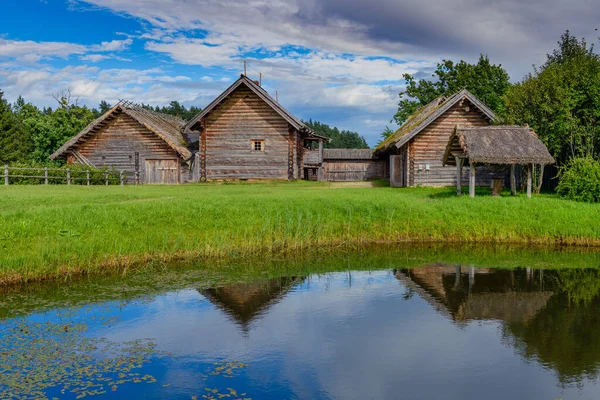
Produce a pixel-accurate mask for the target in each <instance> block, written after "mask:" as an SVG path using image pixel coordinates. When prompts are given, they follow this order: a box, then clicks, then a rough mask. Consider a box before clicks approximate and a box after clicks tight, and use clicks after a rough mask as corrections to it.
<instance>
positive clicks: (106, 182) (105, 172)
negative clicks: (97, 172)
mask: <svg viewBox="0 0 600 400" xmlns="http://www.w3.org/2000/svg"><path fill="white" fill-rule="evenodd" d="M104 183H105V184H106V186H108V171H104Z"/></svg>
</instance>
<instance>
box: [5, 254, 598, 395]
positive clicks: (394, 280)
mask: <svg viewBox="0 0 600 400" xmlns="http://www.w3.org/2000/svg"><path fill="white" fill-rule="evenodd" d="M599 275H600V268H599V258H598V255H597V254H595V253H593V252H564V251H561V252H554V251H551V250H539V251H538V250H531V249H492V250H489V249H486V250H481V249H476V248H474V249H473V248H471V249H464V248H461V249H450V250H448V249H441V248H420V249H414V248H412V249H390V248H386V249H371V250H369V251H362V252H360V253H352V252H344V253H343V254H338V255H336V256H326V255H319V256H314V257H304V258H303V259H301V260H299V259H294V260H285V259H282V260H270V261H269V262H264V261H263V262H259V261H256V263H255V264H253V265H252V266H249V264H248V262H243V263H239V264H227V263H225V264H221V265H218V266H215V267H212V268H209V267H206V266H202V265H189V264H187V265H177V266H172V267H169V268H161V267H153V268H149V269H146V270H142V271H140V272H138V273H134V274H132V275H129V276H127V277H104V278H96V279H88V280H79V281H72V282H69V283H67V282H54V283H50V284H35V285H29V286H24V287H20V288H11V289H5V292H4V293H3V294H2V298H1V300H0V318H1V319H0V392H1V394H0V399H9V398H10V399H13V398H17V399H18V398H49V399H52V398H61V399H62V398H65V399H75V398H88V397H94V398H96V397H98V398H123V399H130V398H148V399H154V398H156V399H159V398H173V399H219V398H225V399H250V398H251V399H397V398H402V399H442V398H443V399H483V398H485V399H502V400H505V399H515V398H524V399H525V398H526V399H556V398H564V399H573V398H578V399H579V398H581V399H597V398H600V386H599V375H600V312H598V309H599V306H600V276H599Z"/></svg>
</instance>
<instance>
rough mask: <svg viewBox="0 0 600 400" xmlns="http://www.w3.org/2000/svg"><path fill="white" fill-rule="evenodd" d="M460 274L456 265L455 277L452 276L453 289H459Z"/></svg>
mask: <svg viewBox="0 0 600 400" xmlns="http://www.w3.org/2000/svg"><path fill="white" fill-rule="evenodd" d="M460 274H461V270H460V265H457V266H456V272H455V276H454V289H459V288H460Z"/></svg>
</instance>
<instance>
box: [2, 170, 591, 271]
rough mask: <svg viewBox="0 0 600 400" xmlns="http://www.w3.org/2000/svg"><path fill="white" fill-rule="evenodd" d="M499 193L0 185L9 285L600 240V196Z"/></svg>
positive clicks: (306, 186)
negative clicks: (172, 265) (390, 251)
mask: <svg viewBox="0 0 600 400" xmlns="http://www.w3.org/2000/svg"><path fill="white" fill-rule="evenodd" d="M488 193H489V192H488V191H486V190H485V189H482V190H481V192H480V193H479V195H480V196H479V197H476V198H475V199H471V198H469V197H467V196H463V197H456V196H455V195H454V190H453V189H452V188H444V189H429V188H416V189H395V188H389V187H376V188H339V187H335V188H334V187H331V186H330V185H327V184H316V183H308V182H292V183H288V182H281V183H260V184H259V183H255V184H223V185H216V184H208V185H181V186H137V187H136V186H124V187H118V186H115V187H102V186H95V187H94V186H92V187H75V186H70V187H68V186H52V185H51V186H9V187H0V226H1V227H2V228H1V229H0V282H10V281H13V282H14V281H22V280H29V279H37V278H46V277H52V276H65V275H70V274H72V273H89V272H102V271H104V270H107V269H119V270H125V269H126V268H129V267H133V266H135V265H139V264H140V263H144V262H147V261H154V260H158V261H164V262H168V261H172V260H177V259H185V258H191V257H200V258H203V259H204V260H210V259H218V258H227V257H252V256H259V257H264V256H267V255H278V254H285V253H296V254H297V253H298V252H306V251H309V250H311V251H312V249H315V248H318V249H321V251H329V250H331V249H332V247H335V248H336V249H338V248H346V247H347V246H350V247H354V248H356V247H363V246H366V245H368V244H372V243H378V242H403V241H416V242H430V241H435V242H452V243H524V244H553V245H587V246H599V245H600V205H598V204H585V203H576V202H570V201H565V200H560V199H558V198H557V197H556V196H554V195H539V196H535V197H534V198H533V199H527V198H525V196H518V197H516V198H515V197H510V196H502V197H499V198H492V197H490V196H489V195H488Z"/></svg>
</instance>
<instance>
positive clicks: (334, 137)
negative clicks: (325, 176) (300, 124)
mask: <svg viewBox="0 0 600 400" xmlns="http://www.w3.org/2000/svg"><path fill="white" fill-rule="evenodd" d="M304 123H305V124H306V126H308V127H309V128H311V129H312V130H313V131H315V133H316V134H317V135H321V136H326V137H328V138H329V139H330V141H329V143H325V145H324V147H325V148H330V149H368V148H369V145H368V144H367V141H366V140H365V138H364V137H362V136H360V135H359V134H358V133H357V132H352V131H347V130H341V131H340V130H339V129H338V128H337V127H333V128H332V127H330V126H329V125H327V124H324V123H321V122H319V121H313V120H309V121H308V122H304Z"/></svg>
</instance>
